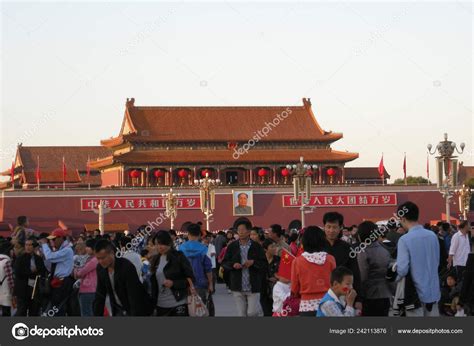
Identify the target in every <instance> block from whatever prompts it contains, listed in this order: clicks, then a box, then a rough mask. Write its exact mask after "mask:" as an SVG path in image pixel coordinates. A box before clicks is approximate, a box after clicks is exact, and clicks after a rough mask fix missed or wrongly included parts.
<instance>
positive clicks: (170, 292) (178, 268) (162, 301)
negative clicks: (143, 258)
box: [150, 231, 196, 316]
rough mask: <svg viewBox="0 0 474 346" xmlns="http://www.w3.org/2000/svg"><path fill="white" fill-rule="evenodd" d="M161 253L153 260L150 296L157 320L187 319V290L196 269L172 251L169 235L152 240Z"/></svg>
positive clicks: (163, 232)
mask: <svg viewBox="0 0 474 346" xmlns="http://www.w3.org/2000/svg"><path fill="white" fill-rule="evenodd" d="M153 243H154V244H155V246H156V248H157V250H158V253H157V254H156V255H155V256H153V257H152V258H151V259H150V272H151V278H150V282H151V292H152V295H151V297H152V301H153V304H152V305H153V307H156V314H157V316H188V305H187V296H188V288H189V289H190V290H191V293H192V294H196V289H195V288H194V286H193V284H192V283H193V280H194V274H193V268H192V267H191V264H190V263H189V261H188V259H187V258H186V256H185V255H184V254H183V253H182V252H181V251H177V250H175V249H174V247H173V240H172V239H171V236H170V234H169V233H168V232H166V231H159V232H158V233H156V234H155V236H154V237H153Z"/></svg>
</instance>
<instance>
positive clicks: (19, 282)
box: [13, 253, 48, 298]
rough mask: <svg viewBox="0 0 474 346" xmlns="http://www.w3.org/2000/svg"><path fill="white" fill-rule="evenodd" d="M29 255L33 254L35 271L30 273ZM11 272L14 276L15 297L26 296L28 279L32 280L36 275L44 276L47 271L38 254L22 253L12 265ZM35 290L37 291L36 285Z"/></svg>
mask: <svg viewBox="0 0 474 346" xmlns="http://www.w3.org/2000/svg"><path fill="white" fill-rule="evenodd" d="M31 256H34V260H35V265H36V273H31ZM13 273H14V277H15V280H14V283H15V287H14V289H13V295H14V296H15V297H22V298H27V295H30V294H29V293H28V279H33V280H34V279H35V278H36V276H37V275H40V276H42V277H46V276H47V273H48V272H47V270H46V267H45V265H44V262H43V259H42V258H41V257H40V256H38V255H35V254H27V253H23V254H22V255H20V256H19V257H18V258H17V259H16V260H15V263H14V265H13ZM36 292H39V291H38V287H37V289H36ZM30 297H31V296H30ZM28 298H29V297H28Z"/></svg>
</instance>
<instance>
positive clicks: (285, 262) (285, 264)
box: [278, 249, 295, 280]
mask: <svg viewBox="0 0 474 346" xmlns="http://www.w3.org/2000/svg"><path fill="white" fill-rule="evenodd" d="M294 259H295V256H293V254H292V253H291V252H290V251H288V250H286V249H282V250H281V259H280V266H279V267H278V276H281V277H283V278H285V279H288V280H291V264H292V263H293V260H294Z"/></svg>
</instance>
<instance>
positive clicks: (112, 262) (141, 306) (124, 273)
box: [93, 239, 152, 316]
mask: <svg viewBox="0 0 474 346" xmlns="http://www.w3.org/2000/svg"><path fill="white" fill-rule="evenodd" d="M95 257H96V258H97V261H98V262H99V266H97V289H96V294H95V297H94V303H93V307H94V316H104V308H105V301H106V298H107V297H108V298H109V301H110V310H109V311H108V313H109V314H110V315H111V316H148V315H150V314H151V312H152V305H151V302H150V299H149V296H148V294H147V293H146V290H145V288H144V287H143V284H142V283H141V281H140V279H139V278H138V275H137V271H136V268H135V266H134V265H133V264H132V263H131V262H130V261H129V260H127V259H125V258H121V257H116V256H115V247H114V246H113V245H112V243H111V242H110V241H108V240H107V239H100V240H98V241H97V243H96V245H95Z"/></svg>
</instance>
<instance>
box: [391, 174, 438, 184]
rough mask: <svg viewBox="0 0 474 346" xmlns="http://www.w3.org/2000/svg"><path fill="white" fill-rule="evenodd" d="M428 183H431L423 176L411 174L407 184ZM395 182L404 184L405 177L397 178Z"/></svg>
mask: <svg viewBox="0 0 474 346" xmlns="http://www.w3.org/2000/svg"><path fill="white" fill-rule="evenodd" d="M428 183H429V181H428V179H426V178H423V177H412V176H411V175H409V176H408V177H407V184H408V185H422V184H424V185H426V184H428ZM394 184H395V185H404V184H405V179H403V178H399V179H395V182H394Z"/></svg>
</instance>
